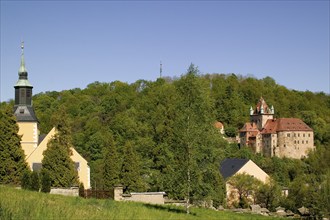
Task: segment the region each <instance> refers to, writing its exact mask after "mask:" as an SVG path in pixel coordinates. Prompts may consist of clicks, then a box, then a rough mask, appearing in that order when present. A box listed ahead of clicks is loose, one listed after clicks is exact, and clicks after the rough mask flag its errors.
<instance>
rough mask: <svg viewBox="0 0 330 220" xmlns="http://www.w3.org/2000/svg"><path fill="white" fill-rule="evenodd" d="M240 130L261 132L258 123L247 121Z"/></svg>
mask: <svg viewBox="0 0 330 220" xmlns="http://www.w3.org/2000/svg"><path fill="white" fill-rule="evenodd" d="M239 131H240V132H259V130H258V127H257V124H256V123H254V122H252V123H251V122H247V123H245V124H244V126H243V127H242V128H241V130H239Z"/></svg>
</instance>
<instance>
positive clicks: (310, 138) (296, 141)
mask: <svg viewBox="0 0 330 220" xmlns="http://www.w3.org/2000/svg"><path fill="white" fill-rule="evenodd" d="M278 147H279V153H278V155H276V156H278V157H280V158H283V157H290V158H295V159H301V158H303V157H307V154H308V152H309V151H311V150H314V148H315V147H314V133H313V132H312V131H284V132H278Z"/></svg>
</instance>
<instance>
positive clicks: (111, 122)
mask: <svg viewBox="0 0 330 220" xmlns="http://www.w3.org/2000/svg"><path fill="white" fill-rule="evenodd" d="M181 81H183V80H182V78H176V79H172V78H165V79H157V81H145V80H138V81H136V82H135V83H132V84H128V83H124V82H120V81H114V82H109V83H108V82H94V83H91V84H89V85H88V86H87V88H85V89H80V88H75V89H71V90H65V91H61V92H55V91H52V92H45V93H39V94H36V95H35V96H34V97H33V105H34V108H35V110H36V114H37V116H38V119H39V122H40V127H39V129H40V130H41V133H47V132H48V131H49V130H50V129H51V128H52V127H53V126H54V122H52V116H53V115H54V114H56V113H57V112H58V109H59V108H65V109H66V110H67V113H68V115H69V118H70V119H72V123H73V131H74V133H75V136H76V137H75V145H76V146H77V147H78V149H79V150H81V151H82V152H83V154H84V155H85V156H88V158H90V157H91V158H94V157H98V156H97V152H98V150H97V149H100V146H102V144H100V143H99V144H97V143H96V142H99V141H100V139H102V135H101V134H100V133H102V131H104V130H105V132H107V131H111V132H112V133H113V134H116V135H118V137H117V138H119V139H120V140H123V139H127V138H128V139H135V138H136V137H137V136H139V133H141V132H142V131H143V132H142V133H144V132H151V129H154V131H155V129H156V126H160V125H161V123H163V126H164V128H166V126H167V127H168V128H169V127H170V126H171V119H174V118H175V117H176V116H177V115H178V114H180V112H178V111H176V107H177V105H178V103H177V101H178V100H179V99H180V98H182V97H180V98H179V97H178V96H180V94H178V91H177V89H178V88H177V84H178V83H179V82H181ZM196 82H198V86H199V87H201V88H202V89H204V90H205V94H200V95H201V96H205V99H208V98H210V100H209V101H210V102H211V103H210V104H211V107H212V110H213V112H212V113H213V117H214V118H213V119H214V121H215V120H218V121H221V122H222V123H223V124H224V126H225V128H226V134H227V135H229V136H234V135H235V134H236V132H237V131H238V129H240V128H241V127H242V125H243V124H244V123H245V122H247V121H249V109H250V107H251V106H252V107H253V108H254V107H255V105H256V103H257V102H258V100H259V98H260V97H261V96H262V97H263V98H264V99H265V101H266V102H267V104H268V105H269V106H272V105H273V106H274V108H275V117H276V118H279V117H298V118H301V119H302V120H303V121H304V122H305V123H307V124H308V125H309V126H310V127H311V128H313V129H314V132H315V143H316V145H319V144H329V142H330V132H329V131H330V96H329V94H325V93H323V92H320V93H313V92H310V91H306V92H302V91H296V90H289V89H287V88H286V87H284V86H282V85H278V84H277V83H276V82H275V80H274V79H272V78H271V77H266V78H263V79H255V78H252V77H243V76H236V75H235V74H226V75H225V74H207V75H198V76H197V77H196ZM187 86H188V87H189V85H187ZM187 89H189V88H187ZM196 92H198V91H196ZM206 97H207V98H206ZM194 101H196V102H197V101H198V100H194ZM166 120H168V122H167V123H168V124H166ZM119 134H120V135H119ZM86 135H88V136H89V139H90V141H91V142H93V143H95V144H93V145H95V149H94V150H95V151H94V150H92V151H90V150H89V148H90V147H87V146H88V145H89V143H87V142H85V141H83V140H81V139H84V138H86V137H85V136H86ZM146 135H147V134H146ZM151 136H153V137H154V134H152V135H151ZM93 139H97V140H98V141H94V140H93ZM86 150H87V151H86Z"/></svg>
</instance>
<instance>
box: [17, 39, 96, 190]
mask: <svg viewBox="0 0 330 220" xmlns="http://www.w3.org/2000/svg"><path fill="white" fill-rule="evenodd" d="M21 48H22V55H21V65H20V68H19V71H18V75H19V79H18V81H17V83H16V85H15V86H14V88H15V105H14V115H15V116H16V119H17V124H18V127H19V131H18V134H19V135H21V136H22V138H21V145H22V148H23V150H24V153H25V155H26V161H27V163H28V165H29V167H30V169H31V170H36V171H38V170H39V169H40V168H41V161H42V159H43V152H44V151H45V150H46V149H47V143H48V141H49V140H51V138H52V137H53V136H54V135H55V133H56V130H55V128H53V129H52V130H51V131H50V132H49V133H48V134H47V135H46V136H42V135H40V136H39V130H38V119H37V117H36V114H35V112H34V109H33V106H32V88H33V86H32V85H31V84H30V82H29V81H28V73H27V70H26V68H25V60H24V45H23V44H22V46H21ZM71 150H72V155H71V159H72V160H73V161H74V162H75V167H76V169H77V171H78V176H79V181H80V182H82V183H83V184H84V186H85V188H90V169H89V166H88V164H87V161H86V160H85V159H84V158H83V157H82V156H81V155H80V154H79V153H78V152H77V151H76V150H75V149H74V148H72V149H71Z"/></svg>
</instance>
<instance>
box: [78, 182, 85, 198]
mask: <svg viewBox="0 0 330 220" xmlns="http://www.w3.org/2000/svg"><path fill="white" fill-rule="evenodd" d="M79 196H80V197H84V198H85V187H84V184H83V183H80V184H79Z"/></svg>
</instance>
